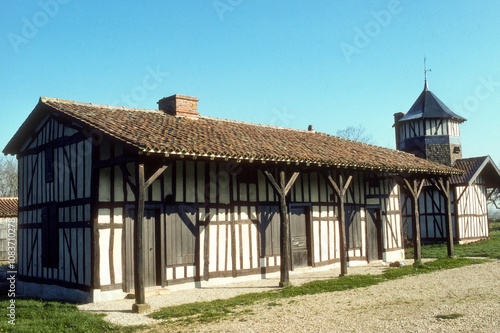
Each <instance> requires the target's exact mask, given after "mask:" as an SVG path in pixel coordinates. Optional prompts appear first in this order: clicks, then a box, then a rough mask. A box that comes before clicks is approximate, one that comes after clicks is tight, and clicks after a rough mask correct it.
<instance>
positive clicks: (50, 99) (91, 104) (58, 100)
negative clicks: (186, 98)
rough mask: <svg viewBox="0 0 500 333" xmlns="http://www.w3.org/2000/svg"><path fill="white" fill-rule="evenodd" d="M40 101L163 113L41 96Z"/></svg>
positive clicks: (156, 111) (155, 111)
mask: <svg viewBox="0 0 500 333" xmlns="http://www.w3.org/2000/svg"><path fill="white" fill-rule="evenodd" d="M40 101H41V102H42V103H44V104H46V103H47V102H56V103H65V104H73V105H81V106H92V107H99V108H104V109H112V110H125V111H142V112H154V113H160V112H163V111H161V110H153V109H138V108H131V107H126V106H114V105H107V104H96V103H85V102H77V101H71V100H66V99H61V98H53V97H43V96H42V97H40Z"/></svg>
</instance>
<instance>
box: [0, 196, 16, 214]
mask: <svg viewBox="0 0 500 333" xmlns="http://www.w3.org/2000/svg"><path fill="white" fill-rule="evenodd" d="M0 217H17V198H0Z"/></svg>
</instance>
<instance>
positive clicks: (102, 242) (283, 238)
mask: <svg viewBox="0 0 500 333" xmlns="http://www.w3.org/2000/svg"><path fill="white" fill-rule="evenodd" d="M197 102H198V99H196V98H193V97H189V96H183V95H174V96H170V97H167V98H164V99H162V100H160V101H159V102H158V104H159V110H140V109H131V108H124V107H113V106H104V105H95V104H88V103H78V102H73V101H66V100H60V99H52V98H41V99H40V101H39V103H38V105H37V106H36V107H35V109H34V110H33V112H32V113H31V114H30V115H29V117H28V118H27V120H26V121H25V123H24V124H23V125H22V126H21V127H20V129H19V131H18V132H17V133H16V134H15V136H14V137H13V138H12V139H11V141H10V142H9V144H8V145H7V147H6V148H5V149H4V153H6V154H15V155H17V158H18V160H19V268H18V271H19V281H18V287H17V288H18V290H19V291H20V292H22V293H23V294H24V295H28V296H37V297H44V298H66V299H73V300H79V301H85V302H91V301H98V300H102V299H109V298H117V297H124V296H125V295H126V294H127V293H130V292H136V300H137V299H138V298H139V300H138V303H140V302H141V296H137V295H139V293H141V294H143V292H144V289H146V290H147V288H149V289H155V288H180V287H186V286H191V287H195V286H199V285H203V284H206V283H210V282H211V281H221V280H220V279H231V280H233V279H235V278H241V277H257V278H261V277H266V276H268V275H269V274H273V272H276V273H277V272H280V274H282V275H281V276H282V277H283V276H285V278H282V282H283V285H286V282H287V279H286V276H287V274H288V272H289V271H290V270H297V269H299V268H301V267H323V268H324V267H328V266H331V265H337V266H338V265H340V267H341V270H342V272H343V274H344V273H346V267H347V264H348V265H355V264H363V263H366V262H369V261H373V260H385V261H394V260H401V259H403V258H404V250H403V237H402V233H403V231H402V224H401V214H400V205H401V204H400V187H399V186H398V182H399V183H401V181H404V182H406V183H407V184H410V183H411V184H412V182H413V181H414V180H415V181H416V180H417V179H434V178H436V179H441V177H450V176H452V175H455V174H457V175H458V174H460V172H458V171H457V170H455V169H453V168H450V167H447V166H444V165H441V164H437V163H434V162H431V161H427V160H425V159H421V158H417V157H415V156H413V155H411V154H407V153H404V152H400V151H397V150H391V149H387V148H381V147H377V146H373V145H367V144H364V143H359V142H354V141H350V140H346V139H341V138H338V137H334V136H331V135H328V134H325V133H320V132H315V131H314V130H295V129H287V128H279V127H273V126H266V125H257V124H250V123H244V122H238V121H230V120H224V119H216V118H210V117H206V116H201V115H200V114H199V113H198V109H197ZM143 298H144V297H143V296H142V301H143Z"/></svg>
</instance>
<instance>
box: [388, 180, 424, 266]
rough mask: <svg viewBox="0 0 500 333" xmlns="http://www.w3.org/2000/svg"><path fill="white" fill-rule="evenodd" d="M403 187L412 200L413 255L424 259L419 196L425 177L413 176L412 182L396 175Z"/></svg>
mask: <svg viewBox="0 0 500 333" xmlns="http://www.w3.org/2000/svg"><path fill="white" fill-rule="evenodd" d="M395 178H396V181H398V183H399V184H400V185H401V186H402V189H403V190H404V191H405V192H406V193H407V194H408V196H409V197H410V202H411V213H412V223H413V228H412V229H413V230H412V231H413V243H414V244H413V257H414V260H415V262H416V261H420V260H422V246H421V241H420V214H419V211H418V210H419V208H418V197H419V196H420V192H421V191H422V187H423V186H424V182H425V179H420V180H419V179H417V178H412V179H411V184H410V182H409V181H408V180H407V179H405V178H400V177H395Z"/></svg>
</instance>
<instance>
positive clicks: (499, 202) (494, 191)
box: [488, 188, 500, 209]
mask: <svg viewBox="0 0 500 333" xmlns="http://www.w3.org/2000/svg"><path fill="white" fill-rule="evenodd" d="M488 204H491V205H493V206H495V208H496V209H500V189H498V188H490V189H488Z"/></svg>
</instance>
